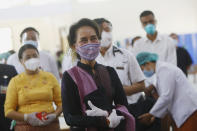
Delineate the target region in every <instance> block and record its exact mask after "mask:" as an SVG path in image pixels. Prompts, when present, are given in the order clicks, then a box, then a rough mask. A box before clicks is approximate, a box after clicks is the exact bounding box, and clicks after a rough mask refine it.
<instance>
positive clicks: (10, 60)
mask: <svg viewBox="0 0 197 131" xmlns="http://www.w3.org/2000/svg"><path fill="white" fill-rule="evenodd" d="M13 60H18V53H14V54H12V55H11V56H9V57H8V60H7V61H8V62H12V61H13Z"/></svg>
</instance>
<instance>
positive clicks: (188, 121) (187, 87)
mask: <svg viewBox="0 0 197 131" xmlns="http://www.w3.org/2000/svg"><path fill="white" fill-rule="evenodd" d="M137 60H138V63H139V64H140V66H141V68H142V70H143V72H144V75H146V76H147V77H151V76H152V75H153V74H156V77H157V83H156V86H155V89H156V91H157V93H158V95H159V97H158V100H157V102H156V103H155V105H154V106H153V108H152V109H151V110H150V111H149V113H146V114H143V115H141V116H140V117H139V119H140V121H141V122H143V123H146V124H151V123H152V122H153V121H154V117H158V118H163V117H164V116H165V115H166V114H168V113H169V114H170V115H171V116H172V118H173V120H174V122H175V124H176V127H175V128H176V129H175V130H176V131H197V125H196V120H197V99H196V98H197V91H196V90H195V88H194V87H192V85H191V84H190V82H189V81H188V80H187V78H186V76H185V75H184V73H183V72H182V71H181V70H180V69H179V68H178V67H176V66H175V65H173V64H170V63H166V62H160V61H158V57H157V55H156V54H152V53H148V52H142V53H139V54H138V55H137Z"/></svg>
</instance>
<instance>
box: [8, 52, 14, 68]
mask: <svg viewBox="0 0 197 131" xmlns="http://www.w3.org/2000/svg"><path fill="white" fill-rule="evenodd" d="M15 56H16V53H14V54H12V55H11V56H9V57H8V60H7V64H8V65H12V66H14V64H13V58H14V57H15Z"/></svg>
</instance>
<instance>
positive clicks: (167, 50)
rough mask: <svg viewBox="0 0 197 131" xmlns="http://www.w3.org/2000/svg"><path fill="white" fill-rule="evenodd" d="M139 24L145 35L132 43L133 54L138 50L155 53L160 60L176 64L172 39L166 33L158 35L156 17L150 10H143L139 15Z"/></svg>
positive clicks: (138, 51)
mask: <svg viewBox="0 0 197 131" xmlns="http://www.w3.org/2000/svg"><path fill="white" fill-rule="evenodd" d="M140 21H141V24H142V26H143V28H144V30H145V31H146V37H144V38H141V39H139V40H137V41H136V42H135V44H134V49H133V50H134V54H135V55H137V54H138V53H140V52H144V51H146V52H151V53H156V54H157V55H158V56H159V60H160V61H165V62H169V63H172V64H174V65H176V64H177V57H176V47H175V44H174V41H173V40H172V39H171V38H170V37H169V36H167V35H160V34H159V33H158V32H157V30H156V19H155V16H154V14H153V12H152V11H143V12H142V13H141V15H140Z"/></svg>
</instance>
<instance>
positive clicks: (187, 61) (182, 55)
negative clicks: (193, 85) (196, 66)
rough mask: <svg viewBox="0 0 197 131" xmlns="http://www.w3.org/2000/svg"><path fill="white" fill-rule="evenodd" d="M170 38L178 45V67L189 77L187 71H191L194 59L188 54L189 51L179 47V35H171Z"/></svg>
mask: <svg viewBox="0 0 197 131" xmlns="http://www.w3.org/2000/svg"><path fill="white" fill-rule="evenodd" d="M170 37H171V38H172V39H174V41H175V44H176V53H177V66H178V67H179V68H180V69H181V70H182V71H183V72H184V74H185V75H186V76H187V71H188V70H189V69H190V67H191V65H192V58H191V56H190V55H189V53H188V52H187V50H186V49H185V48H183V47H178V43H179V39H178V36H177V34H175V33H171V34H170Z"/></svg>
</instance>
